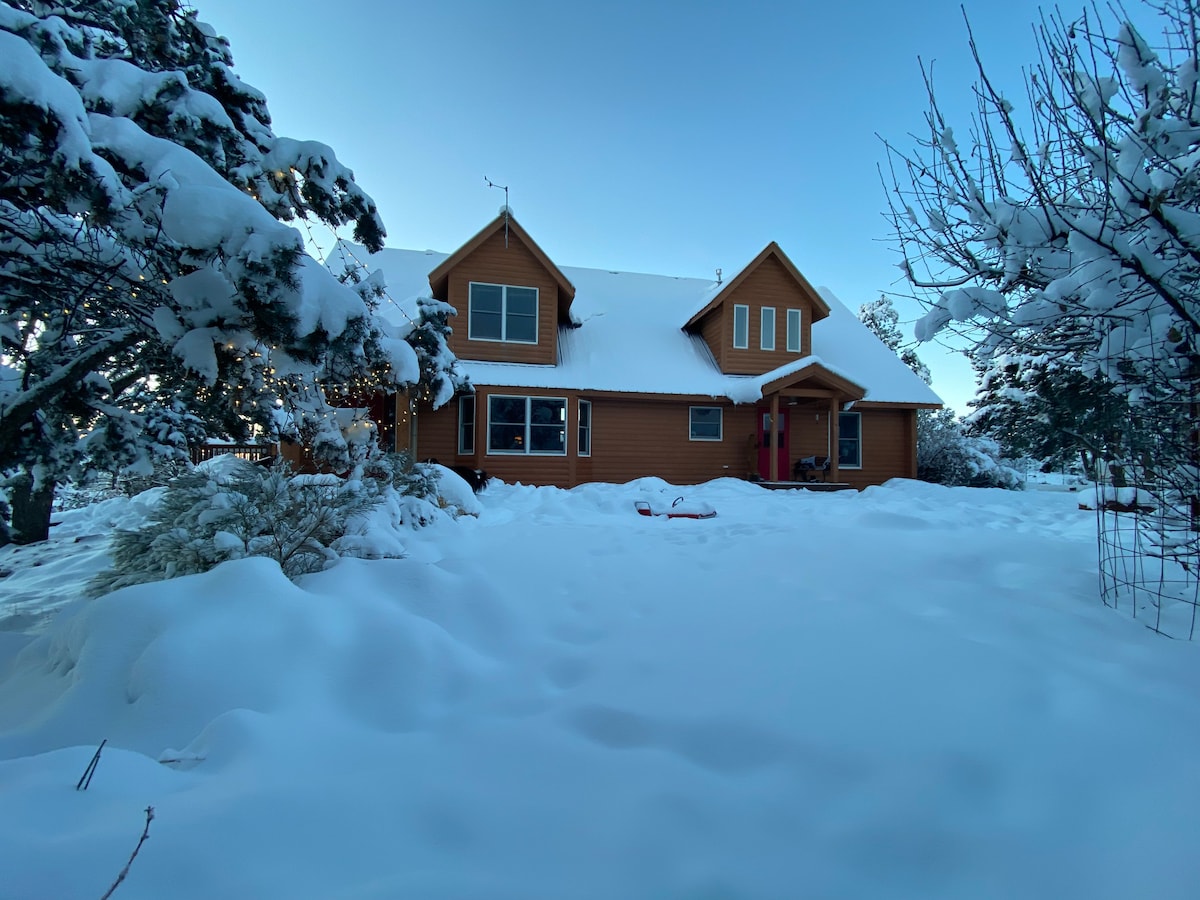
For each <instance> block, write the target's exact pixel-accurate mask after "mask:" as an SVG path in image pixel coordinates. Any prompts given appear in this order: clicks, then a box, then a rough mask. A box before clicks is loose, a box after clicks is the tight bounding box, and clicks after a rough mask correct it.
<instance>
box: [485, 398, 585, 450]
mask: <svg viewBox="0 0 1200 900" xmlns="http://www.w3.org/2000/svg"><path fill="white" fill-rule="evenodd" d="M487 435H488V436H487V452H488V453H496V454H509V453H519V454H528V455H531V456H566V455H567V401H566V399H565V398H563V397H504V396H498V395H495V394H493V395H492V396H491V397H488V432H487Z"/></svg>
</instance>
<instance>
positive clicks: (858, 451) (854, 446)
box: [838, 412, 862, 469]
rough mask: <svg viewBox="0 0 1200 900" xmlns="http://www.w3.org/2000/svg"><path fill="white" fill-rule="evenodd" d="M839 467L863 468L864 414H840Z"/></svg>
mask: <svg viewBox="0 0 1200 900" xmlns="http://www.w3.org/2000/svg"><path fill="white" fill-rule="evenodd" d="M838 467H839V468H842V469H861V468H862V413H856V412H844V413H838Z"/></svg>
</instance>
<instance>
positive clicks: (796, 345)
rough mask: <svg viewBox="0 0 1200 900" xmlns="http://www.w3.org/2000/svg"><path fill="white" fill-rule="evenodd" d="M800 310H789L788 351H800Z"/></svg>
mask: <svg viewBox="0 0 1200 900" xmlns="http://www.w3.org/2000/svg"><path fill="white" fill-rule="evenodd" d="M800 333H801V332H800V310H798V309H789V310H788V311H787V352H788V353H799V352H800Z"/></svg>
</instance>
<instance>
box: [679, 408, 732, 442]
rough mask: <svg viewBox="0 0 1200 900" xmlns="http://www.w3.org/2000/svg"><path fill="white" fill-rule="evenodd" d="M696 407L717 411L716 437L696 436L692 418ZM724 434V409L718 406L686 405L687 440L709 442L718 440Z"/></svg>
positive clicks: (722, 437)
mask: <svg viewBox="0 0 1200 900" xmlns="http://www.w3.org/2000/svg"><path fill="white" fill-rule="evenodd" d="M698 409H715V410H716V411H717V436H716V437H697V436H696V433H695V427H696V423H695V420H694V419H693V418H692V416H693V414H694V413H695V411H696V410H698ZM724 436H725V410H724V408H723V407H720V406H689V407H688V440H689V441H707V442H710V443H713V442H719V441H721V440H723V439H724Z"/></svg>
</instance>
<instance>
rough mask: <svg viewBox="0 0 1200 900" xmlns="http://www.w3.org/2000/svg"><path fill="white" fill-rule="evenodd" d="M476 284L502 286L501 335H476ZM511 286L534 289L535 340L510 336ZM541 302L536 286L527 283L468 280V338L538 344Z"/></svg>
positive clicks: (520, 288)
mask: <svg viewBox="0 0 1200 900" xmlns="http://www.w3.org/2000/svg"><path fill="white" fill-rule="evenodd" d="M476 285H479V286H480V287H498V288H500V337H498V338H494V337H477V336H476V335H475V291H474V288H475V286H476ZM509 288H516V289H518V290H522V291H533V340H532V341H525V340H520V339H519V338H510V337H509V336H508V291H509ZM541 304H542V295H541V291H539V290H538V289H537V288H536V287H532V286H531V285H526V284H495V283H493V282H490V281H468V282H467V340H469V341H486V342H488V343H492V344H524V345H526V346H528V347H534V346H537V343H538V330H539V328H538V326H539V324H540V322H541V309H542V307H541Z"/></svg>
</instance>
